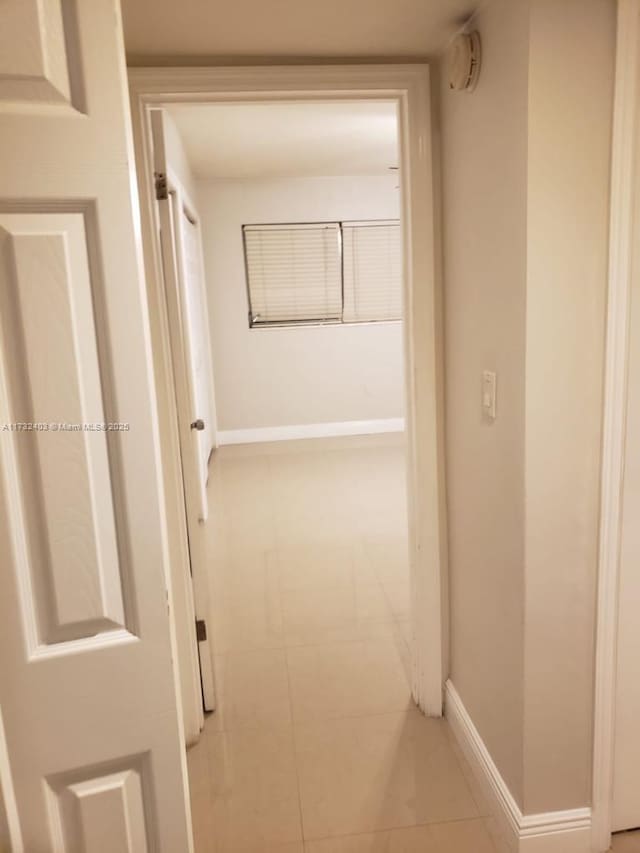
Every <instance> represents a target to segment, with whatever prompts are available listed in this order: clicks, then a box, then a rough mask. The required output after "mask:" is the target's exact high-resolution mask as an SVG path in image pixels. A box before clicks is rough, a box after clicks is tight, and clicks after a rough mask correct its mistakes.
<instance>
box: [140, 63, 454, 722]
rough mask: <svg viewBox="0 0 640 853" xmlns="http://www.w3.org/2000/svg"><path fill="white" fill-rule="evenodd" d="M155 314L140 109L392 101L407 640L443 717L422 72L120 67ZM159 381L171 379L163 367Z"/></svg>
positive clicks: (155, 275)
mask: <svg viewBox="0 0 640 853" xmlns="http://www.w3.org/2000/svg"><path fill="white" fill-rule="evenodd" d="M129 84H130V91H131V99H132V111H133V124H134V137H135V139H136V160H137V164H138V180H139V187H140V197H141V201H142V220H143V236H144V244H145V269H146V275H147V282H148V285H147V286H148V293H149V302H150V313H151V316H152V318H153V317H154V315H155V314H156V312H158V311H160V310H161V309H160V307H159V306H158V304H157V300H158V295H159V294H161V293H162V287H161V286H160V285H159V283H158V280H159V276H161V265H160V261H159V247H158V244H157V240H156V239H155V235H154V229H153V219H152V215H151V212H152V209H153V202H152V199H153V186H152V184H153V182H152V174H151V171H152V170H151V166H150V164H151V163H152V158H151V153H152V152H151V147H150V146H151V141H150V134H149V119H148V115H149V110H150V109H151V108H153V107H154V106H155V107H158V106H162V105H163V104H167V103H176V102H191V103H194V102H196V103H215V102H221V101H223V102H229V101H231V102H239V101H240V102H241V101H252V102H255V101H287V100H304V101H313V100H318V101H326V100H328V99H330V100H353V99H356V98H357V99H359V100H360V99H362V100H367V99H369V100H387V101H389V100H392V101H394V102H395V103H396V105H397V111H398V129H399V147H400V152H401V160H402V169H401V171H400V181H401V197H402V225H403V260H404V269H405V276H404V317H405V323H404V330H405V382H406V394H405V397H406V405H405V409H406V431H407V483H408V506H409V539H410V559H411V581H412V620H413V633H414V636H415V637H416V642H415V644H414V652H413V655H414V657H413V661H412V672H413V685H412V686H413V695H414V699H415V700H416V703H417V704H418V706H419V707H420V708H421V709H422V710H423V711H424V712H425V713H426V714H428V715H430V716H440V715H441V714H442V696H443V691H442V687H443V681H444V677H445V672H446V660H445V659H444V658H445V651H444V650H445V649H446V642H445V641H446V637H445V635H444V631H443V624H444V621H445V619H444V614H446V612H447V602H446V582H445V581H446V574H445V572H446V567H445V560H446V550H445V549H446V522H445V519H446V503H445V490H444V450H443V420H444V419H443V416H442V399H441V397H442V387H443V381H442V318H441V309H440V306H441V305H442V301H443V300H442V294H441V293H440V289H441V283H440V276H439V269H440V265H439V262H438V241H437V221H436V209H435V193H434V180H433V152H432V133H431V112H430V98H431V90H430V76H429V67H428V66H427V65H422V64H417V63H416V64H406V65H344V66H339V65H335V66H330V65H327V66H304V65H297V66H283V67H278V66H263V67H260V66H256V67H245V68H240V67H239V68H215V67H210V68H134V69H131V70H130V72H129ZM158 374H159V378H160V379H161V380H163V381H164V382H165V383H166V382H169V381H170V377H169V376H168V375H167V373H166V370H165V367H164V366H163V365H162V364H160V365H159V369H158Z"/></svg>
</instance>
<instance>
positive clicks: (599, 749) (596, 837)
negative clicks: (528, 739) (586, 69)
mask: <svg viewBox="0 0 640 853" xmlns="http://www.w3.org/2000/svg"><path fill="white" fill-rule="evenodd" d="M617 30H618V32H617V44H616V73H615V92H614V108H613V140H612V163H611V212H610V225H609V283H608V294H607V335H606V339H607V346H606V357H605V376H604V418H603V449H602V486H601V505H600V554H599V565H598V596H597V627H596V648H595V691H594V700H595V701H594V734H593V786H592V801H593V819H592V826H593V832H592V849H593V850H594V851H596V853H601V851H605V850H608V849H609V846H610V842H611V830H612V826H613V825H614V816H613V815H614V808H613V805H614V776H615V772H616V768H615V766H614V755H615V751H616V743H615V741H616V724H617V716H618V714H617V708H616V699H617V696H616V694H617V689H616V681H617V675H618V672H617V658H618V643H619V628H622V626H621V625H619V618H618V617H619V602H620V599H621V597H622V596H623V595H624V594H625V593H624V591H623V590H622V588H621V586H620V584H621V581H622V577H621V571H620V569H621V559H623V558H624V547H623V523H622V522H623V516H624V511H625V510H624V506H623V502H624V501H625V500H626V497H627V495H626V494H625V488H626V487H625V478H626V474H625V465H626V460H625V453H626V451H627V435H628V434H629V433H628V429H627V426H628V425H627V394H628V390H629V375H630V374H629V368H630V352H631V350H630V344H631V334H635V330H634V331H633V332H632V330H631V328H630V316H631V306H632V300H633V301H635V299H636V295H637V291H638V286H637V276H638V269H639V267H638V260H639V259H640V256H639V255H638V249H639V248H640V244H639V242H638V237H637V235H638V222H640V192H639V189H640V185H639V184H638V181H639V179H640V170H639V169H638V164H639V163H640V0H619V2H618V26H617ZM634 346H635V347H637V341H636V342H635V344H634ZM635 417H637V413H636V414H635ZM636 435H637V433H630V434H629V438H630V439H633V438H634V437H636ZM634 464H637V460H636V462H635V463H634ZM634 476H635V477H637V473H636V474H635V475H634ZM633 488H634V490H635V489H637V483H635V484H634V486H633ZM628 544H630V543H628ZM636 593H637V590H636ZM634 615H635V614H634ZM623 618H626V617H623ZM621 663H622V666H623V668H624V667H625V663H624V661H621ZM634 669H635V668H634ZM634 676H635V672H634ZM636 681H637V679H636ZM625 713H626V711H625ZM636 734H637V732H636ZM618 820H619V817H618V818H616V821H618Z"/></svg>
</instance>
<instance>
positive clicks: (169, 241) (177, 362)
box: [151, 110, 215, 711]
mask: <svg viewBox="0 0 640 853" xmlns="http://www.w3.org/2000/svg"><path fill="white" fill-rule="evenodd" d="M151 125H152V133H153V163H154V173H155V174H156V175H157V176H160V178H161V180H162V182H163V183H162V186H163V191H162V192H161V193H158V195H160V196H162V197H161V198H158V199H157V213H158V226H159V233H160V243H161V251H162V265H163V280H164V296H165V301H166V312H167V324H168V334H169V340H170V346H171V363H172V366H173V387H174V389H175V401H176V413H177V421H178V435H179V443H180V457H181V466H182V479H183V484H184V504H183V506H184V507H185V508H186V520H187V528H188V543H189V554H190V564H191V575H192V579H193V588H194V600H195V616H196V619H198V620H199V621H202V622H204V624H205V626H206V624H207V621H208V616H209V581H208V573H207V552H206V539H205V521H206V516H207V511H206V501H207V495H206V474H205V472H204V470H203V464H202V459H203V452H202V447H201V444H200V443H199V441H198V433H199V431H198V430H196V429H194V428H193V427H192V423H193V421H194V420H196V417H195V416H194V414H193V412H194V406H195V405H196V401H197V399H198V397H197V395H196V391H195V388H194V386H195V378H196V377H195V362H194V359H193V357H192V355H191V353H192V352H193V343H192V341H191V340H190V333H191V331H192V329H191V327H190V324H189V313H188V312H189V305H188V300H187V295H186V286H187V284H188V281H187V275H186V269H185V266H186V264H185V255H186V252H185V244H184V237H183V229H184V226H183V224H182V222H181V220H182V219H183V218H184V208H185V204H184V200H183V191H182V188H181V187H180V185H179V184H178V183H177V181H176V180H175V178H174V177H173V175H172V174H171V172H170V167H169V163H168V159H167V149H166V133H165V128H164V113H163V111H162V110H154V111H153V112H152V114H151ZM200 284H202V282H200ZM207 332H208V327H207ZM206 343H207V345H208V340H207V341H206ZM203 396H204V395H203ZM207 408H208V407H207ZM203 414H204V415H205V418H209V412H208V411H207V412H205V413H203ZM206 456H207V460H208V457H209V454H208V452H207V454H206ZM198 653H199V659H200V676H201V679H202V698H203V702H204V708H205V710H207V711H212V710H213V709H214V708H215V681H214V675H213V653H212V648H211V641H210V638H209V636H208V634H207V635H206V636H204V637H199V638H198Z"/></svg>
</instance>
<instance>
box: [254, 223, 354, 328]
mask: <svg viewBox="0 0 640 853" xmlns="http://www.w3.org/2000/svg"><path fill="white" fill-rule="evenodd" d="M243 232H244V246H245V256H246V264H247V281H248V288H249V304H250V323H251V325H252V326H254V325H260V324H268V323H292V322H304V321H307V322H312V321H316V322H317V321H323V320H334V321H336V320H340V319H341V317H342V278H341V260H340V226H339V224H338V223H328V224H319V223H316V224H312V225H245V226H244V228H243Z"/></svg>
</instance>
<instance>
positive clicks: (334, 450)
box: [188, 435, 498, 853]
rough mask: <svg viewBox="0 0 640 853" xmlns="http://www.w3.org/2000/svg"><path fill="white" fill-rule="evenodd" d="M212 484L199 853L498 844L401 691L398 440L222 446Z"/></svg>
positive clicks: (444, 743)
mask: <svg viewBox="0 0 640 853" xmlns="http://www.w3.org/2000/svg"><path fill="white" fill-rule="evenodd" d="M209 489H210V496H211V506H210V511H211V515H212V521H211V523H210V525H209V526H210V529H211V572H212V576H211V585H212V600H213V602H214V613H213V614H212V619H211V625H212V626H213V633H214V648H215V652H216V655H217V657H216V670H217V687H218V710H217V712H216V713H215V714H213V715H211V716H210V717H209V718H208V720H207V722H206V728H205V732H204V733H203V736H202V737H201V740H200V742H199V743H198V744H197V745H196V746H195V747H193V748H192V749H190V750H189V752H188V763H189V777H190V784H191V796H192V805H193V818H194V831H195V836H196V853H303V852H304V853H413V852H414V851H416V853H417V851H420V853H496V851H497V850H498V848H497V847H495V846H494V842H493V841H492V840H491V838H492V836H491V834H490V832H489V830H490V829H491V824H490V821H489V820H488V819H487V818H486V817H485V815H486V814H487V810H486V808H485V807H484V806H483V805H482V802H481V799H480V797H479V796H478V794H477V791H476V789H475V785H474V783H473V782H472V781H471V779H470V778H469V771H468V768H467V767H466V766H465V763H464V760H463V759H462V757H461V755H460V753H459V751H458V749H457V747H456V746H455V745H454V744H453V742H452V738H451V735H450V733H449V731H448V727H447V724H446V723H445V722H443V721H439V720H429V719H426V718H424V717H423V716H422V715H421V714H420V713H418V711H417V710H416V709H415V707H414V706H413V704H412V700H411V694H410V688H409V678H408V673H409V666H410V656H409V641H410V631H409V578H408V568H407V556H406V553H407V545H406V533H405V529H406V500H405V483H404V458H403V447H402V438H401V437H400V436H398V435H383V436H369V437H354V438H344V439H319V440H312V441H304V442H282V443H275V444H269V445H267V444H264V445H247V446H237V447H225V448H222V449H221V450H219V451H217V452H216V454H215V456H214V460H213V463H212V470H211V477H210V486H209Z"/></svg>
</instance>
